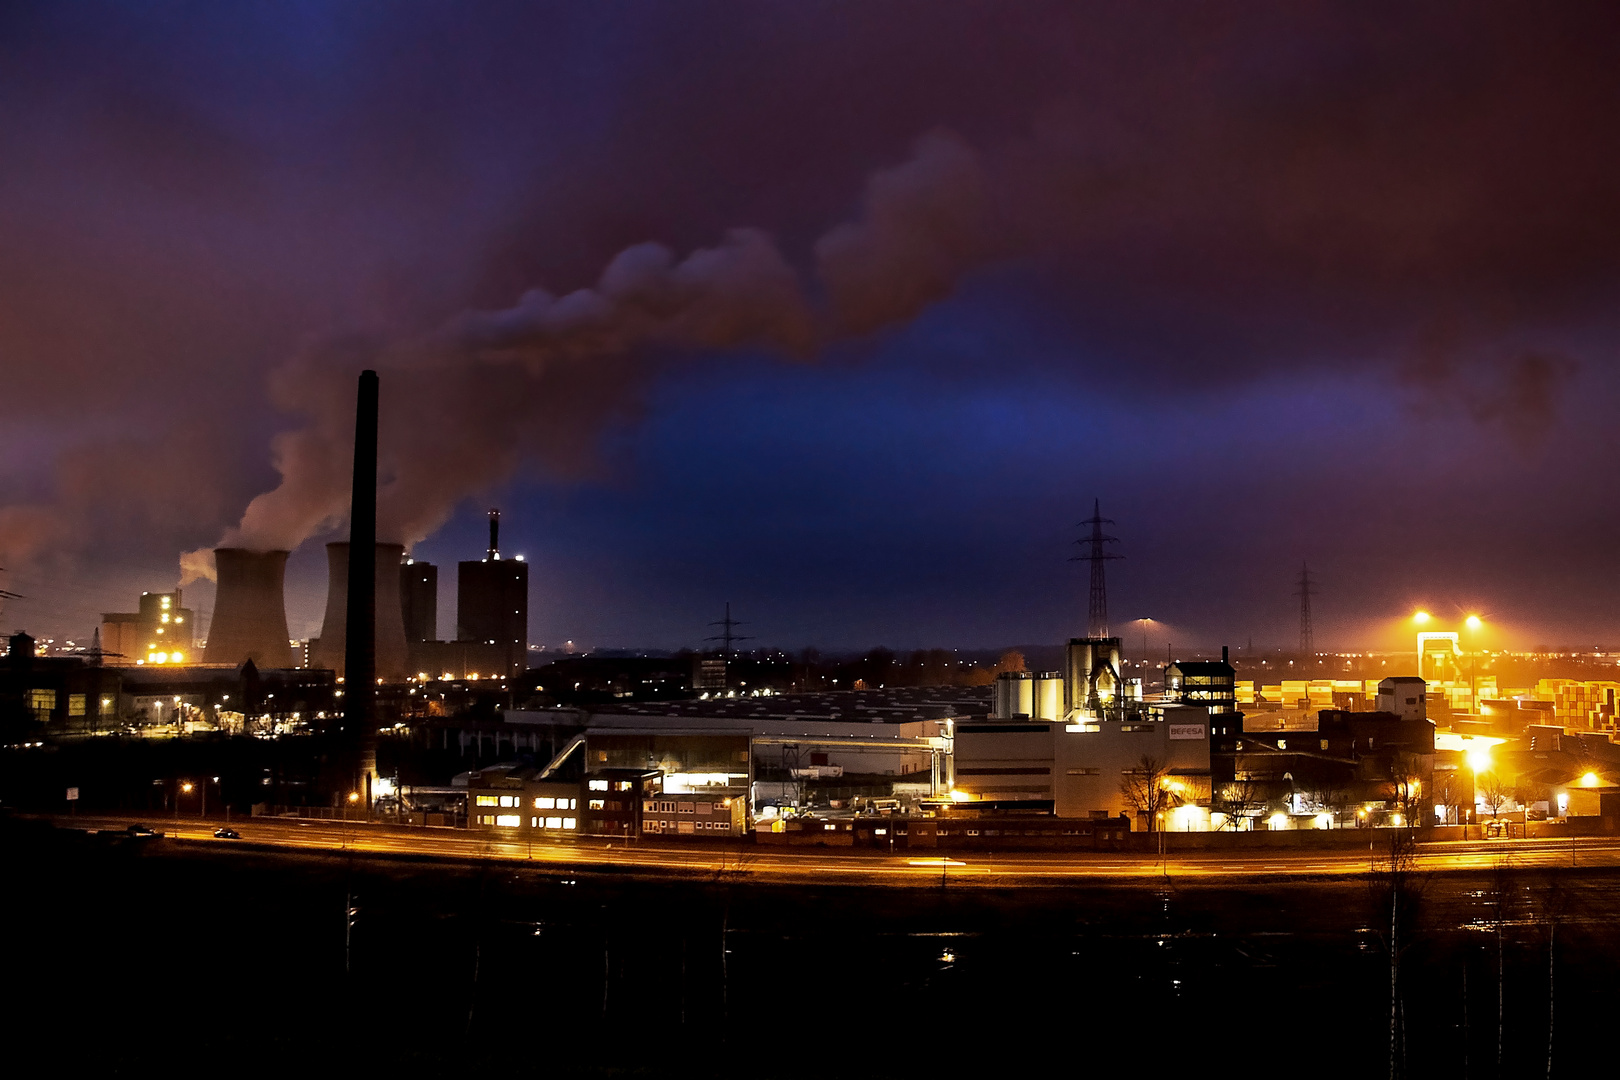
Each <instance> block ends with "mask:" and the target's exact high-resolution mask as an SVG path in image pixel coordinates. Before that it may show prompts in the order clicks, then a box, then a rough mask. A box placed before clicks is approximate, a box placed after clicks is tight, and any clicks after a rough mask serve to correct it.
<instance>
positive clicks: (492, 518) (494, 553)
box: [488, 510, 501, 562]
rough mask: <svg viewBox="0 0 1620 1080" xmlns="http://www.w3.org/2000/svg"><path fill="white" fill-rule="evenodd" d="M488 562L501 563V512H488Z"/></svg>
mask: <svg viewBox="0 0 1620 1080" xmlns="http://www.w3.org/2000/svg"><path fill="white" fill-rule="evenodd" d="M488 558H489V561H490V562H500V561H501V512H500V511H499V510H491V511H490V512H489V556H488Z"/></svg>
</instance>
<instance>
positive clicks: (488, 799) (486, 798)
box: [477, 795, 500, 806]
mask: <svg viewBox="0 0 1620 1080" xmlns="http://www.w3.org/2000/svg"><path fill="white" fill-rule="evenodd" d="M477 803H478V805H479V806H499V805H500V800H499V799H497V798H495V796H493V795H480V796H478V799H477Z"/></svg>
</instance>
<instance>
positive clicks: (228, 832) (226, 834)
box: [214, 829, 242, 840]
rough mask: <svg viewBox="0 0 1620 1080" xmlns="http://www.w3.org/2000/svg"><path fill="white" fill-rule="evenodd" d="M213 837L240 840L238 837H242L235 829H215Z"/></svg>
mask: <svg viewBox="0 0 1620 1080" xmlns="http://www.w3.org/2000/svg"><path fill="white" fill-rule="evenodd" d="M214 839H215V840H240V839H242V834H241V833H239V832H237V831H236V830H235V829H215V830H214Z"/></svg>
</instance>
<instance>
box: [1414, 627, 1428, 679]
mask: <svg viewBox="0 0 1620 1080" xmlns="http://www.w3.org/2000/svg"><path fill="white" fill-rule="evenodd" d="M1412 622H1414V623H1415V624H1417V625H1418V626H1419V627H1424V626H1427V625H1428V624H1429V613H1428V612H1427V611H1415V612H1413V613H1412ZM1417 676H1418V678H1420V679H1421V678H1423V638H1422V636H1421V635H1419V637H1418V643H1417Z"/></svg>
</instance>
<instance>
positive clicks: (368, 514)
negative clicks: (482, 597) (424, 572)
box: [343, 370, 405, 813]
mask: <svg viewBox="0 0 1620 1080" xmlns="http://www.w3.org/2000/svg"><path fill="white" fill-rule="evenodd" d="M377 399H378V379H377V373H376V372H375V371H370V370H366V371H362V372H361V373H360V385H359V390H358V392H357V393H356V395H355V405H354V487H353V488H352V489H351V491H350V494H349V570H348V581H347V585H348V590H347V592H348V596H349V599H348V606H347V612H346V613H347V615H348V616H350V617H349V618H345V620H344V635H343V668H344V680H343V681H344V684H345V685H344V688H343V723H344V727H345V729H346V732H347V734H348V737H349V738H350V739H352V740H354V748H355V751H356V752H355V771H354V782H355V787H356V788H357V790H356V791H355V792H353V794H354V795H355V796H357V797H358V798H359V799H361V800H362V805H363V806H364V807H365V809H366V811H367V812H368V813H369V812H370V810H371V804H372V797H373V793H374V782H375V780H376V778H377V632H376V631H377V618H376V616H377V546H376V545H377ZM399 554H403V549H399ZM399 554H396V555H395V556H394V557H393V558H391V559H389V560H388V561H387V562H386V564H385V565H386V566H387V567H388V570H389V575H388V577H389V586H388V588H386V589H385V590H383V595H384V596H389V595H391V596H393V597H394V598H395V600H394V603H395V604H396V605H397V604H398V603H399V600H398V597H399V576H398V575H399V571H398V570H397V569H396V568H397V567H398V566H399ZM394 625H395V626H397V627H399V630H398V633H399V636H400V644H401V646H403V645H404V637H405V619H404V616H403V615H402V614H400V612H399V608H398V607H397V606H396V607H395V608H394ZM403 666H404V665H403V663H402V664H401V667H403Z"/></svg>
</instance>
